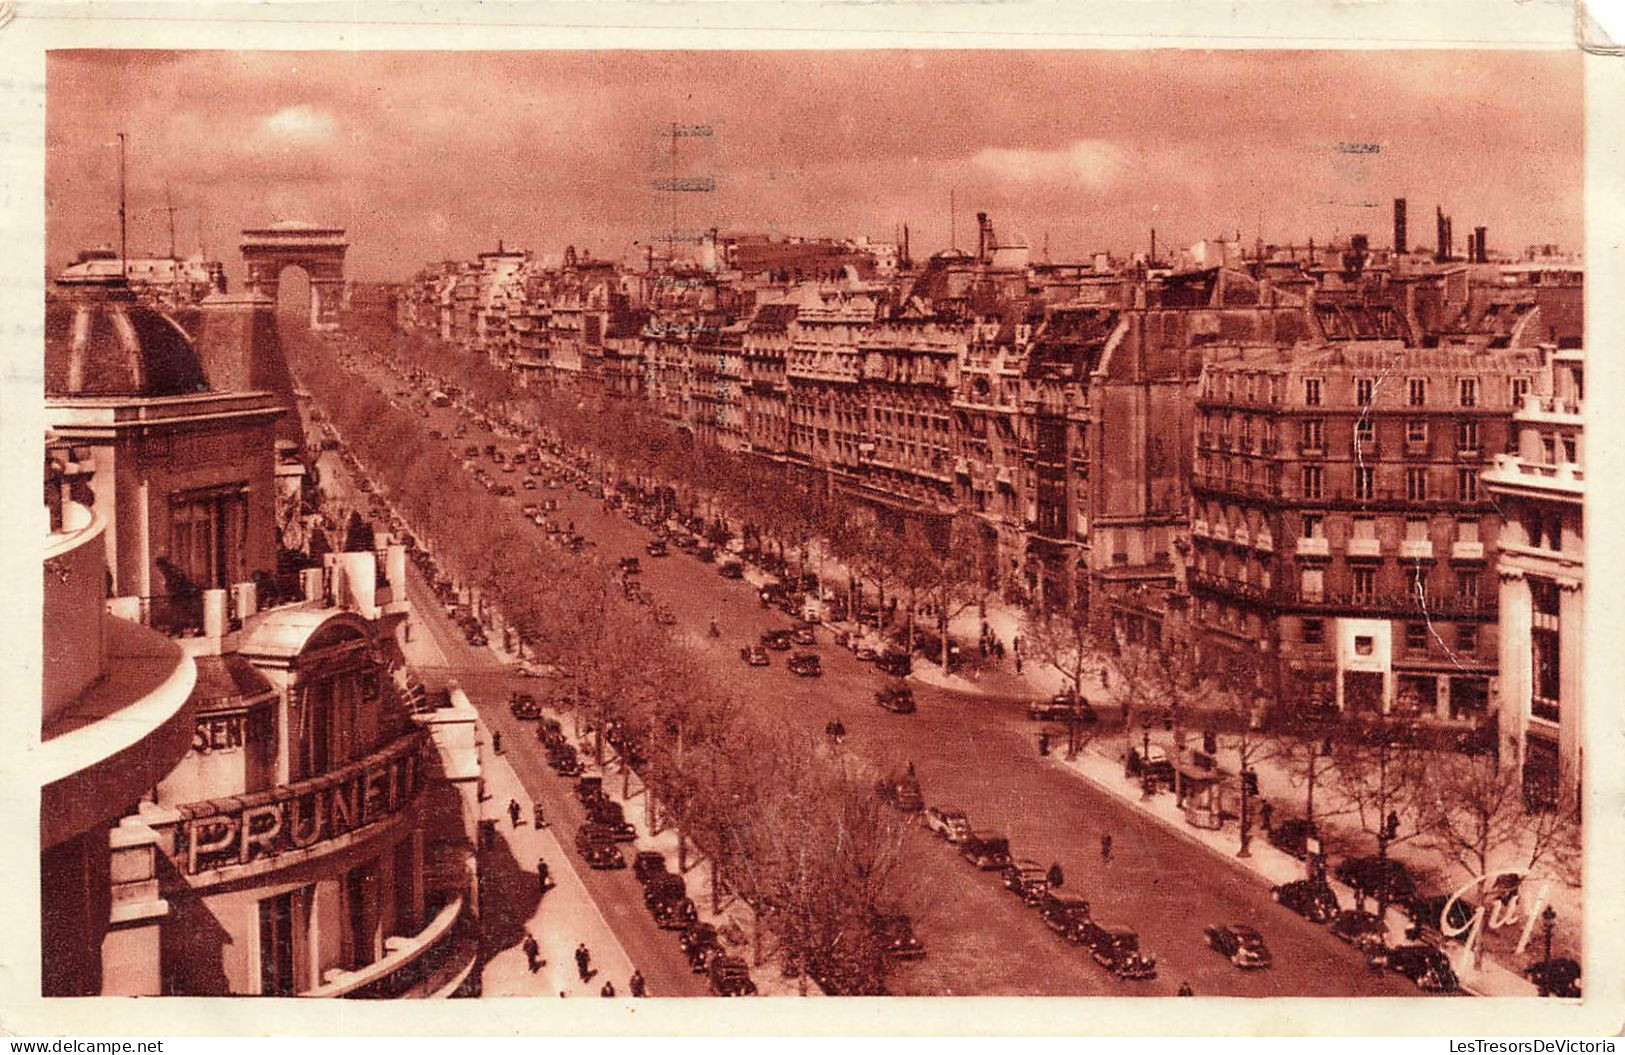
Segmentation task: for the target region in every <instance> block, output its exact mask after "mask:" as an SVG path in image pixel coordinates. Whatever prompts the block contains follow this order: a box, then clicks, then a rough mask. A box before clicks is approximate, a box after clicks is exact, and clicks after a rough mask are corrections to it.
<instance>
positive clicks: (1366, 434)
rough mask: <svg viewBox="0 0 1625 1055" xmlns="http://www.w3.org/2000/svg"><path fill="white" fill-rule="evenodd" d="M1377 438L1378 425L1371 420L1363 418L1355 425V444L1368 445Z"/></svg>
mask: <svg viewBox="0 0 1625 1055" xmlns="http://www.w3.org/2000/svg"><path fill="white" fill-rule="evenodd" d="M1376 438H1377V423H1376V422H1375V421H1372V420H1371V419H1370V418H1361V419H1360V420H1358V421H1356V422H1355V423H1354V442H1355V443H1358V444H1361V445H1366V444H1369V443H1371V442H1373V441H1374V440H1375V439H1376Z"/></svg>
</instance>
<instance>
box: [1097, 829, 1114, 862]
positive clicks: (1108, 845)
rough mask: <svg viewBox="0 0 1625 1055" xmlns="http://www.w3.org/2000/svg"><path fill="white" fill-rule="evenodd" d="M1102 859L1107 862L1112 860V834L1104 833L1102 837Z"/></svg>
mask: <svg viewBox="0 0 1625 1055" xmlns="http://www.w3.org/2000/svg"><path fill="white" fill-rule="evenodd" d="M1100 859H1101V861H1103V862H1106V863H1110V862H1111V859H1112V837H1111V836H1110V835H1102V836H1101V837H1100Z"/></svg>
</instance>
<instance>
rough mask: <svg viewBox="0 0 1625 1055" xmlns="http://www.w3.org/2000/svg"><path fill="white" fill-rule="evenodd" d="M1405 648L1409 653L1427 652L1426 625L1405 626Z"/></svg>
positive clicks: (1411, 624) (1409, 624) (1412, 624)
mask: <svg viewBox="0 0 1625 1055" xmlns="http://www.w3.org/2000/svg"><path fill="white" fill-rule="evenodd" d="M1405 647H1406V649H1408V650H1409V651H1411V652H1426V651H1427V647H1428V625H1427V624H1426V623H1406V624H1405Z"/></svg>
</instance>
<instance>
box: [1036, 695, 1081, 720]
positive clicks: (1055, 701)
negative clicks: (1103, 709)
mask: <svg viewBox="0 0 1625 1055" xmlns="http://www.w3.org/2000/svg"><path fill="white" fill-rule="evenodd" d="M1027 717H1028V719H1029V720H1031V721H1035V722H1064V721H1066V720H1067V719H1069V718H1073V717H1076V718H1077V719H1078V720H1079V721H1081V722H1086V723H1087V722H1093V721H1095V720H1096V717H1095V709H1094V708H1093V707H1091V706H1090V705H1089V701H1088V700H1086V699H1084V698H1083V697H1082V696H1074V695H1073V694H1071V693H1068V692H1058V693H1056V694H1055V695H1054V696H1051V697H1050V698H1049V699H1047V700H1044V699H1038V700H1031V701H1029V702H1028V704H1027Z"/></svg>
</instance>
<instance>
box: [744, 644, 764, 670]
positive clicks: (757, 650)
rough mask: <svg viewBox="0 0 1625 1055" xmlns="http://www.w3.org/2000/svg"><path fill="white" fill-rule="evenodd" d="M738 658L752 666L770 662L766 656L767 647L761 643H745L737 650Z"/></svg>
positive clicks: (761, 665) (760, 665) (762, 665)
mask: <svg viewBox="0 0 1625 1055" xmlns="http://www.w3.org/2000/svg"><path fill="white" fill-rule="evenodd" d="M739 658H740V659H742V660H744V661H745V663H746V664H748V665H749V666H752V667H765V666H767V665H768V663H769V662H770V661H769V659H768V658H767V649H765V648H763V647H762V646H761V645H746V646H745V647H744V648H742V649H740V650H739Z"/></svg>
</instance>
